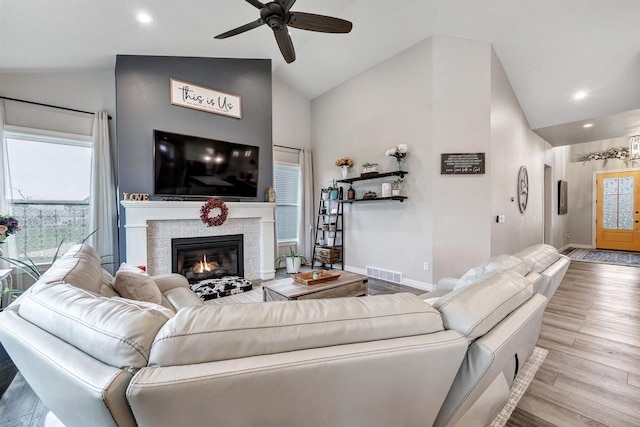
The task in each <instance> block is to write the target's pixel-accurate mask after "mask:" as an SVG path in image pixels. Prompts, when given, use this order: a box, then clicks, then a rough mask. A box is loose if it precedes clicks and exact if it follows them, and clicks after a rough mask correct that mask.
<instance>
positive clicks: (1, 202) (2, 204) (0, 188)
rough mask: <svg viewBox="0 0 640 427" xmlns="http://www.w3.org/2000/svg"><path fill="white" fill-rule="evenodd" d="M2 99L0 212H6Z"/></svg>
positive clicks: (1, 103) (0, 109)
mask: <svg viewBox="0 0 640 427" xmlns="http://www.w3.org/2000/svg"><path fill="white" fill-rule="evenodd" d="M4 123H5V119H4V101H3V100H1V99H0V166H1V167H2V173H1V174H0V213H2V214H6V213H8V210H9V207H10V206H8V205H9V203H8V201H7V194H5V183H6V180H7V179H9V171H7V168H5V158H6V155H7V145H6V144H5V143H4Z"/></svg>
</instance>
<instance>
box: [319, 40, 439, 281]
mask: <svg viewBox="0 0 640 427" xmlns="http://www.w3.org/2000/svg"><path fill="white" fill-rule="evenodd" d="M431 55H432V41H431V39H427V40H425V41H422V42H420V43H418V44H416V45H415V46H412V47H411V48H409V49H407V50H405V51H404V52H401V53H400V54H398V55H396V56H394V57H392V58H390V59H388V60H387V61H385V62H383V63H380V64H378V65H376V66H374V67H372V68H370V69H369V70H367V71H365V72H364V73H362V74H361V75H359V76H357V77H355V78H353V79H351V80H349V81H347V82H345V83H343V84H342V85H340V86H338V87H337V88H335V89H333V90H331V91H330V92H328V93H326V94H324V95H322V96H320V97H318V98H316V99H314V100H313V101H312V102H311V141H312V149H313V151H314V155H315V157H314V165H313V167H314V176H315V181H316V199H317V198H318V197H319V189H320V185H325V184H326V183H327V182H329V181H330V180H331V179H334V178H335V179H338V178H340V171H339V169H338V168H337V167H336V166H335V164H334V162H335V160H336V159H338V158H340V157H343V156H350V157H351V158H352V159H353V160H354V161H355V163H356V167H355V168H353V169H352V170H351V172H350V173H351V176H358V175H360V173H361V165H362V163H364V162H377V163H379V166H378V170H379V171H390V170H394V165H395V159H394V158H392V157H385V151H386V150H387V149H389V148H392V147H393V146H395V145H396V144H400V143H403V144H407V146H408V147H409V154H408V156H407V158H406V167H405V169H406V170H408V171H409V174H408V175H407V176H406V177H405V178H406V183H405V187H404V190H403V191H404V194H406V195H407V196H408V197H409V198H408V199H407V200H406V201H405V202H404V203H399V202H389V201H380V202H366V203H355V204H353V205H345V213H344V214H345V216H344V220H345V222H344V223H345V227H344V228H345V231H344V237H345V263H346V265H347V266H348V267H349V268H351V269H353V268H355V269H364V268H365V267H366V266H374V267H380V268H385V269H390V270H394V271H400V272H402V273H404V276H405V278H407V279H409V280H411V281H417V282H422V283H430V282H431V281H432V271H431V270H429V271H424V270H423V268H422V266H423V262H425V261H426V262H429V264H432V260H433V249H432V243H433V235H432V224H433V203H432V195H431V188H432V185H431V181H432V178H431V175H432V168H433V165H434V159H433V151H432V143H431V139H432V133H431V109H432V105H431V100H432V93H431V92H432V86H431V84H430V82H431V81H432V70H431V66H432V59H431ZM387 181H388V182H390V181H392V180H391V179H389V180H387ZM382 182H383V180H377V181H372V182H371V183H370V184H368V183H366V182H362V183H360V182H358V183H356V185H355V186H354V187H355V188H357V189H358V190H360V191H365V190H373V191H376V192H377V193H378V194H380V193H381V184H382Z"/></svg>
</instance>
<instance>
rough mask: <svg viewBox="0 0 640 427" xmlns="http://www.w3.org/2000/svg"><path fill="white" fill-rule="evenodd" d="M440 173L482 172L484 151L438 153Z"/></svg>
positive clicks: (471, 173)
mask: <svg viewBox="0 0 640 427" xmlns="http://www.w3.org/2000/svg"><path fill="white" fill-rule="evenodd" d="M440 174H441V175H478V174H479V175H482V174H484V153H442V154H440Z"/></svg>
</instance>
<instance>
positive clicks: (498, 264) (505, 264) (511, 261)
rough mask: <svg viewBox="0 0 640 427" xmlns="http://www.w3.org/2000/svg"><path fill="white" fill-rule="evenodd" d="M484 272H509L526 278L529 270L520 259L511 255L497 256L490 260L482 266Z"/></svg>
mask: <svg viewBox="0 0 640 427" xmlns="http://www.w3.org/2000/svg"><path fill="white" fill-rule="evenodd" d="M484 269H485V270H486V271H503V270H511V271H513V272H514V273H518V274H519V275H521V276H526V275H527V273H528V272H529V270H528V269H527V265H526V264H525V263H524V261H522V260H521V259H520V258H516V257H514V256H513V255H506V254H504V255H498V256H497V257H494V258H491V259H490V260H489V262H488V263H487V264H486V265H485V266H484Z"/></svg>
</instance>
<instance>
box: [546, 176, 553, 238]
mask: <svg viewBox="0 0 640 427" xmlns="http://www.w3.org/2000/svg"><path fill="white" fill-rule="evenodd" d="M552 212H553V183H552V182H551V166H549V165H544V243H546V244H548V245H551V244H552V241H551V240H552V239H551V228H552V227H551V218H552Z"/></svg>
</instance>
